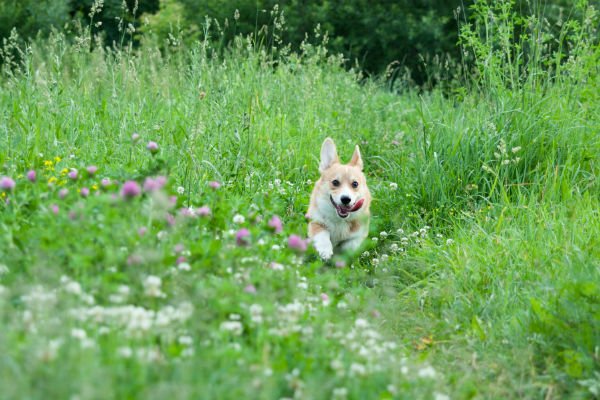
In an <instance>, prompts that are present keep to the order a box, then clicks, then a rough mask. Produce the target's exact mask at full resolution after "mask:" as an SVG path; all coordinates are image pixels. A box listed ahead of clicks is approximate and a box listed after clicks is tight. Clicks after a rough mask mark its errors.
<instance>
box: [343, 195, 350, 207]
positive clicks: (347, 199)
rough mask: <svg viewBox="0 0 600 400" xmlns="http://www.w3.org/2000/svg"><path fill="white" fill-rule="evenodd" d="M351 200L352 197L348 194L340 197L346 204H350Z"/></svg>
mask: <svg viewBox="0 0 600 400" xmlns="http://www.w3.org/2000/svg"><path fill="white" fill-rule="evenodd" d="M350 200H351V199H350V197H348V196H342V197H341V198H340V201H341V202H342V203H343V204H344V205H345V206H347V205H348V204H350Z"/></svg>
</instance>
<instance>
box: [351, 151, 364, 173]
mask: <svg viewBox="0 0 600 400" xmlns="http://www.w3.org/2000/svg"><path fill="white" fill-rule="evenodd" d="M350 165H354V166H355V167H358V168H360V170H361V171H362V169H363V160H362V157H361V156H360V149H359V148H358V145H356V147H355V148H354V154H352V159H350Z"/></svg>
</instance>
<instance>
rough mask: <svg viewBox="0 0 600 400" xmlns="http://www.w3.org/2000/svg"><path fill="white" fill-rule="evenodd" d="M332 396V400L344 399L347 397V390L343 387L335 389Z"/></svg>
mask: <svg viewBox="0 0 600 400" xmlns="http://www.w3.org/2000/svg"><path fill="white" fill-rule="evenodd" d="M332 394H333V398H334V399H345V398H346V397H348V389H346V388H345V387H340V388H335V389H333V393H332Z"/></svg>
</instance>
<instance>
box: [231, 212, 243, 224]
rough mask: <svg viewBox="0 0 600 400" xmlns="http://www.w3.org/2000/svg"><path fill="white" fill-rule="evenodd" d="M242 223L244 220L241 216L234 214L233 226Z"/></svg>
mask: <svg viewBox="0 0 600 400" xmlns="http://www.w3.org/2000/svg"><path fill="white" fill-rule="evenodd" d="M244 222H246V218H245V217H244V216H243V215H241V214H235V215H234V216H233V223H234V224H243V223H244Z"/></svg>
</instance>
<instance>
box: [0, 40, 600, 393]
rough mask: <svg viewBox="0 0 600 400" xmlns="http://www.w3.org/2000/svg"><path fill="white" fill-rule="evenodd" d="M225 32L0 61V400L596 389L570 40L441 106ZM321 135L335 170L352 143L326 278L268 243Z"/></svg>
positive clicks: (593, 164)
mask: <svg viewBox="0 0 600 400" xmlns="http://www.w3.org/2000/svg"><path fill="white" fill-rule="evenodd" d="M582 29H583V28H582ZM466 37H468V38H470V40H474V39H473V37H470V36H466ZM245 44H246V43H244V45H242V42H241V41H240V42H238V45H237V46H235V45H234V46H233V47H232V48H231V49H230V50H229V51H227V52H226V54H223V55H220V56H218V55H214V54H212V53H211V49H210V47H208V45H207V44H206V43H204V44H198V45H197V46H196V47H194V48H191V49H185V48H179V49H167V50H166V51H164V52H162V53H161V52H159V51H158V50H157V49H156V48H155V47H152V46H150V45H147V46H146V47H143V48H142V49H141V50H140V51H139V52H135V53H134V52H129V51H127V50H122V51H108V50H102V49H97V50H95V51H94V52H91V53H89V52H81V51H78V48H77V46H76V45H73V44H69V43H68V41H67V40H65V39H64V38H62V37H60V36H54V37H53V38H51V39H50V40H49V41H48V42H44V43H37V44H34V45H33V47H32V48H31V50H30V51H28V52H26V53H23V54H22V63H21V64H20V65H19V67H18V68H13V69H12V70H9V69H6V70H5V71H4V74H3V77H2V80H1V87H2V90H0V166H1V167H0V175H2V176H8V177H11V178H12V179H14V180H15V181H16V187H15V188H14V190H12V191H5V192H3V193H2V194H0V196H2V203H1V204H0V210H1V211H0V320H1V321H2V326H3V329H2V330H0V387H2V388H3V389H2V391H1V393H0V398H6V399H13V398H32V399H33V398H81V399H84V398H95V399H96V398H165V397H167V396H170V397H175V398H192V397H196V398H197V397H200V398H240V397H243V398H266V399H271V398H283V397H288V398H292V397H296V398H355V399H362V398H435V399H444V398H448V397H450V398H542V397H543V398H547V399H551V398H565V397H569V398H589V397H594V396H598V393H599V391H600V375H599V363H600V362H599V354H598V351H599V350H598V346H599V344H600V329H599V327H600V315H599V312H600V298H599V295H598V294H599V293H600V269H599V268H600V250H598V249H600V239H599V238H600V219H599V218H598V217H599V215H598V213H599V211H598V210H599V209H600V207H599V206H600V204H599V203H600V200H599V195H600V188H599V185H598V182H597V176H598V173H599V169H598V165H599V161H600V159H599V154H600V140H599V135H598V134H599V127H600V124H599V122H600V121H599V117H598V116H599V115H600V101H599V100H600V99H599V95H598V90H597V89H598V74H597V66H595V65H597V63H594V62H590V60H593V59H596V60H597V57H598V48H597V46H594V44H593V42H590V45H589V47H587V49H583V50H581V49H580V50H578V53H576V55H577V56H576V57H575V58H574V59H573V60H572V62H571V63H570V64H566V65H563V66H562V67H561V68H562V69H561V71H560V74H559V73H558V72H557V73H556V74H552V73H551V70H552V68H550V72H548V74H547V75H546V78H545V79H542V78H540V74H541V72H540V71H537V70H536V71H535V74H534V73H531V74H530V75H525V77H524V80H523V82H522V83H521V84H518V85H516V86H514V85H515V83H514V80H515V75H519V74H522V73H523V72H522V68H523V65H519V66H518V70H517V71H518V73H513V74H510V73H506V74H504V75H505V76H510V77H511V78H510V82H505V81H503V80H502V78H501V77H500V76H501V75H503V74H502V73H500V72H502V71H495V72H496V73H494V74H492V73H490V74H487V75H480V76H479V78H476V77H474V78H473V82H471V83H470V84H469V85H470V87H469V89H465V90H462V91H460V92H459V93H461V94H460V95H459V94H456V95H452V96H449V95H447V93H444V92H442V91H441V90H434V91H431V92H427V93H419V92H417V91H407V92H404V93H401V94H395V93H391V92H389V91H387V90H385V89H383V87H384V86H385V85H384V84H381V83H379V82H377V81H366V82H361V80H360V79H359V78H360V77H359V76H358V75H357V74H354V73H353V72H348V71H345V70H343V69H342V68H341V67H340V64H339V60H338V59H337V58H336V57H328V56H326V55H325V54H324V50H323V48H322V47H318V46H317V47H311V46H308V47H305V48H304V51H303V52H302V53H299V54H282V55H279V56H277V57H278V58H277V59H273V58H272V57H271V56H269V55H266V54H265V53H264V52H262V51H261V49H260V48H255V47H252V46H248V47H247V46H246V45H245ZM83 48H86V47H85V45H84V47H83ZM478 51H479V53H478V54H477V57H480V56H481V54H483V53H481V51H482V50H481V49H479V50H478ZM488 51H491V52H494V53H493V55H495V56H498V54H497V53H495V52H496V50H495V49H494V48H493V46H489V48H488ZM498 57H499V58H498V59H496V62H497V64H494V65H495V67H494V68H513V66H512V65H506V64H502V60H503V59H502V57H500V56H498ZM275 61H276V64H277V66H276V67H274V66H273V64H274V62H275ZM476 62H477V60H476ZM503 65H504V66H503ZM532 65H533V64H532ZM561 65H562V64H561ZM533 66H535V65H533ZM530 70H533V69H532V68H530ZM477 79H479V80H477ZM465 85H467V83H465ZM134 133H137V134H139V135H140V139H138V140H134V139H132V134H134ZM326 136H331V137H333V138H334V139H335V140H336V143H337V144H338V148H339V150H340V153H341V154H342V157H349V155H350V154H351V150H352V148H353V145H354V144H356V143H358V144H360V145H361V151H362V153H363V157H364V159H365V162H366V167H365V169H366V172H367V175H368V179H369V186H370V188H371V190H372V193H373V194H374V203H373V224H372V225H373V226H372V232H371V237H370V238H369V240H368V241H367V242H366V243H365V246H364V249H363V251H362V252H361V254H358V255H356V256H355V257H350V258H347V259H345V260H342V261H343V262H344V263H345V266H344V267H342V268H337V267H335V266H333V265H324V264H323V263H322V262H320V261H319V260H318V259H317V257H316V255H315V252H314V250H313V249H312V248H309V249H308V251H307V252H306V253H298V252H296V251H294V250H293V249H290V248H288V246H287V238H288V236H289V235H291V234H300V235H304V233H305V231H306V222H305V220H304V212H305V211H306V209H307V205H308V197H309V193H310V190H311V182H314V181H315V180H316V179H317V178H318V172H317V165H318V160H317V157H318V150H319V146H320V143H321V142H322V140H323V139H324V138H325V137H326ZM149 141H155V142H156V143H157V144H158V146H159V151H158V153H157V154H154V155H153V154H151V153H150V152H149V151H148V150H147V149H146V144H147V143H148V142H149ZM89 165H95V166H97V167H98V172H96V173H95V174H89V173H87V172H86V167H87V166H89ZM32 169H33V170H35V171H36V172H37V179H36V181H35V182H33V183H32V182H30V181H28V180H27V178H26V173H27V171H28V170H32ZM71 169H77V171H78V179H76V180H73V179H71V178H69V176H68V173H69V172H70V171H71ZM156 176H167V177H168V181H167V184H166V186H165V188H164V189H162V190H159V191H156V192H153V193H143V194H142V195H140V196H134V198H132V199H129V200H126V199H123V197H122V195H121V190H122V189H121V188H122V184H123V182H125V181H129V180H133V181H137V182H138V183H139V184H140V185H143V183H144V181H145V179H146V178H148V177H156ZM103 178H108V179H110V182H112V183H111V184H110V185H107V186H104V185H102V184H101V179H103ZM211 181H218V182H221V183H222V186H221V187H220V188H218V189H213V188H211V187H210V186H209V182H211ZM392 183H393V184H395V185H391V184H392ZM84 187H85V188H88V189H90V192H91V193H90V195H89V196H87V197H83V196H82V194H81V189H82V188H84ZM61 189H67V190H68V193H67V194H66V195H65V196H64V197H63V198H61V196H60V195H59V192H60V191H61ZM84 193H85V191H84ZM63 194H64V193H63ZM170 196H176V198H175V199H171V198H170ZM204 205H206V206H208V207H209V208H210V211H211V213H210V215H209V216H195V217H191V216H186V215H185V212H182V211H181V210H182V209H185V208H188V207H192V208H193V209H194V210H198V208H199V207H201V206H204ZM238 214H239V215H241V216H243V217H244V218H243V219H244V221H243V222H240V217H237V218H236V217H235V216H236V215H238ZM274 215H278V216H280V217H281V219H282V221H283V224H284V230H283V232H282V233H279V234H276V233H274V232H273V231H272V229H271V228H269V226H268V223H267V222H268V220H269V219H270V218H271V217H272V216H274ZM234 220H235V221H237V222H234ZM241 228H247V229H249V231H250V238H249V240H248V245H247V246H238V245H237V244H236V239H235V233H236V231H238V230H239V229H241ZM140 229H141V231H140ZM383 232H385V233H383ZM157 277H158V278H160V280H157V279H156V278H157ZM446 396H447V397H446Z"/></svg>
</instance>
